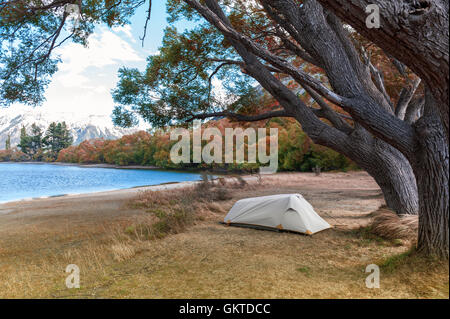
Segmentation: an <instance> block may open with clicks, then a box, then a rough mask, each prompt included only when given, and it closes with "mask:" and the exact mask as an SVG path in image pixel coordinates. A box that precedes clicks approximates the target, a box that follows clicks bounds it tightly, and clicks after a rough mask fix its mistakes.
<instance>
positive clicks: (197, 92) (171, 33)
mask: <svg viewBox="0 0 450 319" xmlns="http://www.w3.org/2000/svg"><path fill="white" fill-rule="evenodd" d="M223 42H224V40H223V36H222V35H221V34H219V33H218V32H217V31H216V30H215V29H214V28H212V27H211V26H209V25H207V24H206V25H200V26H198V27H197V28H195V29H193V30H188V31H185V32H184V33H182V34H180V33H178V32H177V30H176V29H175V28H171V27H168V28H167V29H166V30H165V35H164V39H163V45H162V47H160V49H159V53H158V54H156V55H153V56H150V57H149V58H148V65H147V68H146V70H145V71H144V72H140V71H139V70H137V69H127V68H122V69H120V70H119V83H118V85H117V87H116V89H115V90H114V91H113V98H114V100H115V102H116V103H117V106H116V108H115V110H114V113H113V118H114V122H115V124H117V125H120V126H125V127H128V126H132V125H133V124H134V123H135V122H136V116H139V117H140V118H142V119H143V120H145V121H147V122H149V123H151V124H152V125H153V126H156V127H163V126H166V125H172V124H176V123H180V122H184V121H186V120H188V119H190V118H191V117H192V116H193V115H194V114H198V113H203V112H213V111H215V110H223V109H228V110H233V111H235V110H239V109H241V108H242V107H244V106H248V105H249V104H252V105H254V104H255V103H257V94H256V92H255V90H254V88H253V86H252V84H253V81H252V80H251V79H250V78H249V77H247V76H246V75H245V74H242V72H241V71H240V67H239V66H238V65H235V64H232V63H227V62H224V61H225V60H232V59H236V60H238V57H237V56H236V54H235V53H234V51H232V50H231V49H230V48H226V47H224V43H223ZM214 77H216V78H217V79H220V80H222V84H223V87H224V90H225V91H226V96H228V97H229V99H225V100H224V99H219V98H218V97H217V96H216V95H215V94H214V92H213V90H212V88H213V85H212V80H213V78H214ZM236 97H241V99H237V98H236ZM236 100H239V103H235V102H236Z"/></svg>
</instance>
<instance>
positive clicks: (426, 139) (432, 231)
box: [413, 94, 449, 259]
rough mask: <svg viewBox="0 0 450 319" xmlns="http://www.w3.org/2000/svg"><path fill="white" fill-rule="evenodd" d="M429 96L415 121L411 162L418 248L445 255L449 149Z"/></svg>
mask: <svg viewBox="0 0 450 319" xmlns="http://www.w3.org/2000/svg"><path fill="white" fill-rule="evenodd" d="M430 100H432V98H431V96H430V94H428V97H427V102H426V106H425V110H426V111H425V112H426V114H425V115H424V116H423V117H422V118H420V119H419V120H418V121H417V122H416V124H415V128H416V131H417V135H418V136H419V137H420V138H419V141H418V144H419V149H418V150H417V151H416V152H415V154H416V157H415V163H414V165H413V169H414V173H415V176H416V179H417V185H418V191H419V203H420V208H419V210H420V213H419V234H418V250H419V251H423V252H425V253H426V254H428V255H436V256H439V257H444V258H447V259H448V258H449V228H448V227H449V224H448V220H449V190H448V185H449V184H448V183H449V150H448V144H447V139H446V136H445V130H444V127H443V125H442V122H441V121H440V118H439V115H438V111H437V110H436V109H435V106H434V105H433V104H432V102H430ZM430 103H431V105H430Z"/></svg>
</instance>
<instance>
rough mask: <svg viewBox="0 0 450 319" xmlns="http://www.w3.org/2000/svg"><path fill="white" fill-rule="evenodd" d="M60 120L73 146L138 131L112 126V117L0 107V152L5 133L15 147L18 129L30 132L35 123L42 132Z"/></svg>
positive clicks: (3, 146)
mask: <svg viewBox="0 0 450 319" xmlns="http://www.w3.org/2000/svg"><path fill="white" fill-rule="evenodd" d="M63 121H65V122H66V124H67V125H68V127H69V129H70V132H71V134H72V136H73V141H74V144H75V145H77V144H80V143H81V142H83V141H84V140H88V139H93V138H104V139H117V138H120V137H122V136H123V135H126V134H132V133H134V132H136V131H137V129H124V128H120V127H116V126H114V125H113V123H112V119H111V117H110V116H108V115H78V114H76V113H72V112H49V111H46V110H45V109H40V108H39V107H36V108H23V107H22V108H21V107H15V106H14V107H9V108H1V107H0V149H4V148H5V142H6V139H7V138H8V134H9V135H11V146H16V145H17V144H18V143H19V142H20V130H21V128H22V126H23V125H24V126H25V127H26V128H27V131H28V130H31V125H32V124H33V123H36V124H37V125H38V126H39V127H40V128H41V129H42V131H43V132H45V130H46V129H47V128H48V126H49V125H50V123H52V122H63ZM28 133H30V131H28Z"/></svg>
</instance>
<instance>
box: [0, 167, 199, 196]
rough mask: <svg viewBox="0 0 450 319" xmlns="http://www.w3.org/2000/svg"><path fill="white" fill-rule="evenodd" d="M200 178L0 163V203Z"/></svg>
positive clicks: (151, 172)
mask: <svg viewBox="0 0 450 319" xmlns="http://www.w3.org/2000/svg"><path fill="white" fill-rule="evenodd" d="M200 178H201V177H200V174H196V173H186V172H175V171H164V170H153V169H151V170H141V169H115V168H93V167H92V168H91V167H78V166H63V165H52V164H28V163H27V164H25V163H0V203H4V202H9V201H14V200H20V199H29V198H36V197H43V196H58V195H65V194H80V193H91V192H99V191H108V190H115V189H124V188H131V187H136V186H147V185H157V184H162V183H169V182H184V181H196V180H200Z"/></svg>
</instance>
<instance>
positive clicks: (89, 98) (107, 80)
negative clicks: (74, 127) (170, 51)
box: [11, 1, 192, 116]
mask: <svg viewBox="0 0 450 319" xmlns="http://www.w3.org/2000/svg"><path fill="white" fill-rule="evenodd" d="M165 3H166V1H153V5H152V15H151V20H150V22H149V26H148V28H147V35H146V38H145V42H144V47H142V42H141V40H140V37H142V34H143V30H144V23H145V17H146V6H143V7H141V8H139V10H138V11H137V12H136V14H135V15H134V16H133V17H132V18H131V19H130V21H131V24H130V25H126V26H121V27H117V28H114V29H109V28H107V27H106V26H98V27H96V30H95V32H94V33H93V34H92V35H91V36H90V38H89V46H88V47H87V48H85V47H83V46H82V45H80V44H75V43H67V44H64V45H63V46H62V47H60V48H58V49H57V50H56V51H55V53H56V54H59V55H60V57H61V59H62V63H60V64H59V66H58V68H59V69H58V71H57V72H56V73H55V74H54V75H53V77H52V82H51V83H50V85H49V86H48V88H47V90H46V92H45V98H46V101H45V102H44V103H43V104H42V105H41V106H37V107H38V108H41V109H42V111H49V112H61V111H63V112H76V113H77V114H79V115H108V116H109V115H111V113H112V110H113V107H114V102H113V100H112V97H111V90H112V89H113V88H115V86H116V83H117V81H118V76H117V74H118V70H119V68H121V67H122V66H126V67H137V68H139V69H140V70H144V69H145V66H146V64H147V63H146V58H147V56H149V55H153V54H155V53H157V52H158V48H159V47H160V45H161V42H162V37H163V34H164V29H165V27H166V26H167V25H168V23H167V21H166V18H167V13H166V8H165ZM175 26H176V27H177V28H178V29H179V31H182V30H184V29H185V28H188V27H191V26H192V24H191V23H189V22H179V23H177V24H176V25H175ZM11 107H12V108H14V107H16V108H17V110H24V111H26V110H27V109H29V108H31V106H25V105H18V104H16V105H13V106H11Z"/></svg>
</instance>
